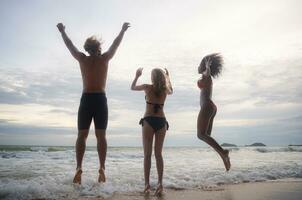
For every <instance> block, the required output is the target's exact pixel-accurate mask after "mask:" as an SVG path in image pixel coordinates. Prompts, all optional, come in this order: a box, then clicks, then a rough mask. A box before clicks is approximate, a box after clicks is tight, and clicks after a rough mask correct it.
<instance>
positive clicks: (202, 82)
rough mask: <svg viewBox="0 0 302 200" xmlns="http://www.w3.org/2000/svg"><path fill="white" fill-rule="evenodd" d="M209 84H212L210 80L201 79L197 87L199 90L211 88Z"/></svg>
mask: <svg viewBox="0 0 302 200" xmlns="http://www.w3.org/2000/svg"><path fill="white" fill-rule="evenodd" d="M211 84H212V79H210V80H206V79H205V78H202V79H199V80H198V81H197V86H198V87H199V88H200V89H203V88H207V87H209V86H211Z"/></svg>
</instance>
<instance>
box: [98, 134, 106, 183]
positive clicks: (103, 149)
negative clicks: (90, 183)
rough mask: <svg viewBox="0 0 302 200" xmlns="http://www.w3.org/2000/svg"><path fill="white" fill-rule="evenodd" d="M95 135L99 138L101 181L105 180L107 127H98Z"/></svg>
mask: <svg viewBox="0 0 302 200" xmlns="http://www.w3.org/2000/svg"><path fill="white" fill-rule="evenodd" d="M95 136H96V138H97V150H98V154H99V161H100V169H99V179H98V181H99V182H105V181H106V176H105V161H106V153H107V140H106V129H96V130H95Z"/></svg>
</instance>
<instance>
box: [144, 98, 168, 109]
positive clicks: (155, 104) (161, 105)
mask: <svg viewBox="0 0 302 200" xmlns="http://www.w3.org/2000/svg"><path fill="white" fill-rule="evenodd" d="M145 99H146V96H145ZM146 104H149V105H153V111H154V113H157V112H158V110H159V109H161V108H162V107H163V106H164V104H160V103H152V102H149V101H147V99H146Z"/></svg>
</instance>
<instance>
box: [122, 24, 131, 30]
mask: <svg viewBox="0 0 302 200" xmlns="http://www.w3.org/2000/svg"><path fill="white" fill-rule="evenodd" d="M129 27H130V23H128V22H125V23H124V24H123V27H122V31H123V32H125V31H127V29H128V28H129Z"/></svg>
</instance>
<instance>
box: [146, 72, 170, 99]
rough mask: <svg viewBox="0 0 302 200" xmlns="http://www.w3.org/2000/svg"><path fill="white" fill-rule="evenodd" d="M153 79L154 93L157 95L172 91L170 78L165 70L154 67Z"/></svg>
mask: <svg viewBox="0 0 302 200" xmlns="http://www.w3.org/2000/svg"><path fill="white" fill-rule="evenodd" d="M151 81H152V84H153V89H154V93H155V95H156V96H157V97H159V96H161V95H162V94H164V93H169V92H171V85H170V80H169V77H168V76H167V75H166V73H165V72H164V70H162V69H160V68H154V69H153V70H152V72H151Z"/></svg>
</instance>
